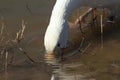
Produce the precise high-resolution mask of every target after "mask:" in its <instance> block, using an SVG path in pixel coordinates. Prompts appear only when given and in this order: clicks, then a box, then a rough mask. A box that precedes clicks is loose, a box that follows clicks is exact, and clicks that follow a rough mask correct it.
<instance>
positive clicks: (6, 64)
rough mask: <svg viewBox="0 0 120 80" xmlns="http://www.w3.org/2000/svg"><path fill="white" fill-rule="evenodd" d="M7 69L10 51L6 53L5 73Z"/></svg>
mask: <svg viewBox="0 0 120 80" xmlns="http://www.w3.org/2000/svg"><path fill="white" fill-rule="evenodd" d="M7 67H8V51H6V53H5V71H7Z"/></svg>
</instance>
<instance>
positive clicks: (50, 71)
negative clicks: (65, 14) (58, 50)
mask: <svg viewBox="0 0 120 80" xmlns="http://www.w3.org/2000/svg"><path fill="white" fill-rule="evenodd" d="M54 2H55V0H49V1H47V0H35V1H33V0H29V1H28V0H22V1H16V0H11V1H9V0H2V1H0V15H1V16H2V17H3V18H2V21H4V22H5V26H6V27H5V30H4V32H5V33H9V34H10V38H14V37H15V34H16V32H17V31H18V30H19V29H20V28H21V22H22V19H24V20H25V22H26V29H25V35H24V37H25V38H24V40H23V43H22V47H23V48H24V49H25V51H26V52H27V53H28V54H29V56H30V57H31V58H32V59H33V60H35V61H36V62H37V63H31V61H30V60H29V59H28V58H26V56H25V55H23V54H21V53H20V52H18V51H16V53H15V60H14V62H13V64H10V65H8V69H7V71H6V72H4V71H1V72H0V80H13V79H14V80H50V78H51V76H54V78H55V79H56V80H120V77H119V75H120V58H119V56H120V54H119V52H120V42H119V41H120V37H119V35H120V30H119V29H118V30H114V31H109V33H108V34H107V35H103V37H104V39H103V44H102V45H101V42H100V41H99V40H98V39H97V40H95V41H94V42H93V41H90V40H86V41H85V42H86V44H85V45H88V44H87V43H91V45H90V47H89V48H88V49H87V50H86V51H85V53H82V54H81V53H80V52H77V51H76V50H77V48H78V46H79V45H80V42H81V40H80V37H81V32H80V31H79V30H78V29H73V30H72V29H70V30H69V32H70V36H69V39H70V43H71V45H72V46H71V47H70V48H69V49H67V50H65V53H66V55H65V60H64V61H63V62H60V59H59V58H56V57H55V55H48V54H46V55H44V54H45V50H44V46H43V37H44V33H45V30H46V27H47V25H48V22H49V18H50V13H51V10H52V6H53V4H54ZM74 14H75V15H76V14H77V15H79V13H78V12H75V13H74ZM76 17H77V16H72V18H73V20H74V19H75V18H76ZM116 27H118V25H116ZM113 29H114V28H113ZM89 33H90V34H89ZM89 33H88V34H87V35H89V37H90V38H93V36H91V35H93V33H91V31H89ZM76 35H77V36H76ZM101 46H103V47H102V48H101ZM75 51H76V54H75V55H71V54H68V53H72V52H75ZM10 55H11V54H10ZM57 57H58V56H57ZM0 70H1V69H0Z"/></svg>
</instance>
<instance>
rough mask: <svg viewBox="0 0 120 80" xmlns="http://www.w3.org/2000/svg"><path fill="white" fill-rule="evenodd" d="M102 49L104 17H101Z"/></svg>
mask: <svg viewBox="0 0 120 80" xmlns="http://www.w3.org/2000/svg"><path fill="white" fill-rule="evenodd" d="M100 22H101V48H103V15H101V20H100Z"/></svg>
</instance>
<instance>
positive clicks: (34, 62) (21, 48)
mask: <svg viewBox="0 0 120 80" xmlns="http://www.w3.org/2000/svg"><path fill="white" fill-rule="evenodd" d="M19 50H20V51H21V52H22V53H23V54H24V55H25V56H26V57H27V58H28V59H29V60H30V61H31V62H32V63H35V61H34V60H33V59H32V58H30V57H29V56H28V54H27V53H26V52H25V51H24V50H23V49H22V48H19Z"/></svg>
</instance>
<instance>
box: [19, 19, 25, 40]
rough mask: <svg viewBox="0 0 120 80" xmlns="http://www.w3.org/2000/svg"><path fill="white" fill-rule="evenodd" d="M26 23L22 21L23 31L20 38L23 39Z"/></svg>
mask: <svg viewBox="0 0 120 80" xmlns="http://www.w3.org/2000/svg"><path fill="white" fill-rule="evenodd" d="M25 27H26V26H25V22H24V20H22V30H21V35H20V38H21V39H22V38H23V34H24V31H25Z"/></svg>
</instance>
